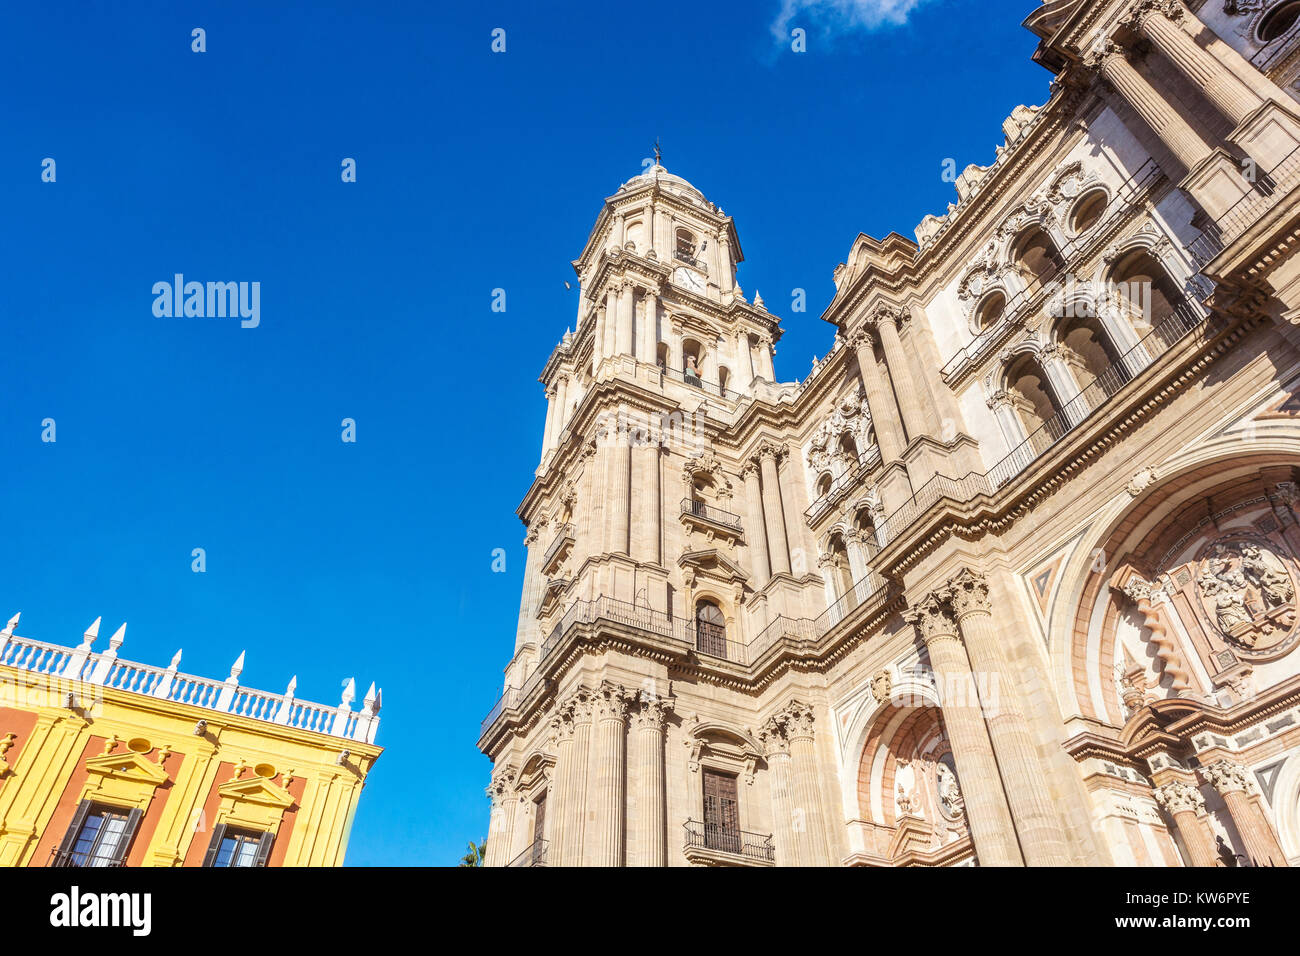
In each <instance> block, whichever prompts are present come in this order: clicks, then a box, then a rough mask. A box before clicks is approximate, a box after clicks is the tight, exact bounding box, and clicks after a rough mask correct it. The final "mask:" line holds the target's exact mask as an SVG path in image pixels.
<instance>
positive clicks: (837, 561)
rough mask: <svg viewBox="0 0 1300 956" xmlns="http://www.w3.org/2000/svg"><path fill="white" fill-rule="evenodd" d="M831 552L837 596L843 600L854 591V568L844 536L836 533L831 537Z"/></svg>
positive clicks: (833, 579) (833, 581) (833, 580)
mask: <svg viewBox="0 0 1300 956" xmlns="http://www.w3.org/2000/svg"><path fill="white" fill-rule="evenodd" d="M830 552H831V575H832V583H833V584H834V585H835V596H836V597H837V598H841V597H843V596H844V595H846V594H848V593H849V592H850V591H852V590H853V567H852V565H850V564H849V548H848V545H846V544H845V543H844V536H843V535H841V534H839V533H836V534H834V535H832V536H831V540H830Z"/></svg>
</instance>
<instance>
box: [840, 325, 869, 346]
mask: <svg viewBox="0 0 1300 956" xmlns="http://www.w3.org/2000/svg"><path fill="white" fill-rule="evenodd" d="M844 341H845V342H846V343H847V344H848V346H849V348H851V349H853V350H854V351H855V352H856V351H858V350H860V349H873V348H875V346H876V336H875V333H873V332H872V331H871V329H869V328H867V327H866V326H865V325H864V326H860V327H859V328H858V329H856V330H855V331H853V332H851V333H850V334H849V335H848V337H847V338H845V340H844Z"/></svg>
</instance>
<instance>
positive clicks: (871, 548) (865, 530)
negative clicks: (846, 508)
mask: <svg viewBox="0 0 1300 956" xmlns="http://www.w3.org/2000/svg"><path fill="white" fill-rule="evenodd" d="M853 527H854V528H855V529H856V530H857V532H858V537H859V539H860V540H861V541H862V542H863V544H864V546H865V547H866V549H867V556H868V557H872V558H874V557H875V556H876V552H878V551H879V550H880V542H879V541H878V540H877V538H876V522H875V519H874V518H872V516H871V511H870V509H868V508H859V509H858V513H857V514H856V515H854V516H853Z"/></svg>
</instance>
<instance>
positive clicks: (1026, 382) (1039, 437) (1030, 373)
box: [1007, 355, 1065, 452]
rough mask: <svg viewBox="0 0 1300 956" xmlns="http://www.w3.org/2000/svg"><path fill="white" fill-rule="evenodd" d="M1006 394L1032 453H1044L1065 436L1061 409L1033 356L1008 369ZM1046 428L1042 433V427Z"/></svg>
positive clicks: (1044, 373)
mask: <svg viewBox="0 0 1300 956" xmlns="http://www.w3.org/2000/svg"><path fill="white" fill-rule="evenodd" d="M1007 391H1008V392H1009V393H1010V395H1011V404H1012V406H1013V407H1014V408H1015V410H1016V414H1017V415H1018V416H1019V418H1020V423H1021V426H1022V427H1023V428H1024V431H1025V435H1026V436H1027V437H1029V438H1031V439H1033V442H1034V444H1033V449H1034V451H1035V452H1039V451H1042V450H1044V449H1046V448H1047V447H1048V446H1049V445H1050V444H1051V443H1052V442H1053V441H1055V440H1056V439H1057V438H1059V437H1060V436H1061V435H1062V434H1064V433H1065V423H1064V416H1063V415H1062V414H1061V406H1060V404H1059V403H1058V402H1057V400H1056V396H1055V395H1054V394H1053V392H1052V386H1051V385H1050V384H1049V382H1048V379H1047V373H1046V372H1044V371H1043V367H1042V366H1041V365H1040V364H1039V363H1038V359H1036V358H1035V357H1034V356H1032V355H1022V356H1020V357H1019V358H1017V359H1016V360H1015V361H1014V362H1012V363H1011V365H1010V366H1008V368H1007ZM1044 425H1047V426H1049V427H1048V428H1046V429H1044V428H1043V426H1044Z"/></svg>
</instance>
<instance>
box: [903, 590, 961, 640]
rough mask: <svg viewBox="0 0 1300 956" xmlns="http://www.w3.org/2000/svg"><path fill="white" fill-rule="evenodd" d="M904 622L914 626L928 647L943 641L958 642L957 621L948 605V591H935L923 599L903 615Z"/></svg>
mask: <svg viewBox="0 0 1300 956" xmlns="http://www.w3.org/2000/svg"><path fill="white" fill-rule="evenodd" d="M903 620H905V621H907V623H909V624H911V625H912V626H914V627H915V628H916V630H917V633H918V634H920V635H921V639H922V640H923V641H925V643H926V644H927V645H929V644H931V643H933V642H935V641H942V640H953V641H955V640H957V620H956V618H954V617H953V613H952V608H951V607H950V606H949V604H948V594H947V592H946V591H934V592H932V593H930V594H927V595H926V596H925V597H923V598H921V600H920V601H918V602H917V603H916V604H915V605H913V606H912V607H911V608H910V609H909V610H907V611H905V612H904V613H903Z"/></svg>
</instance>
